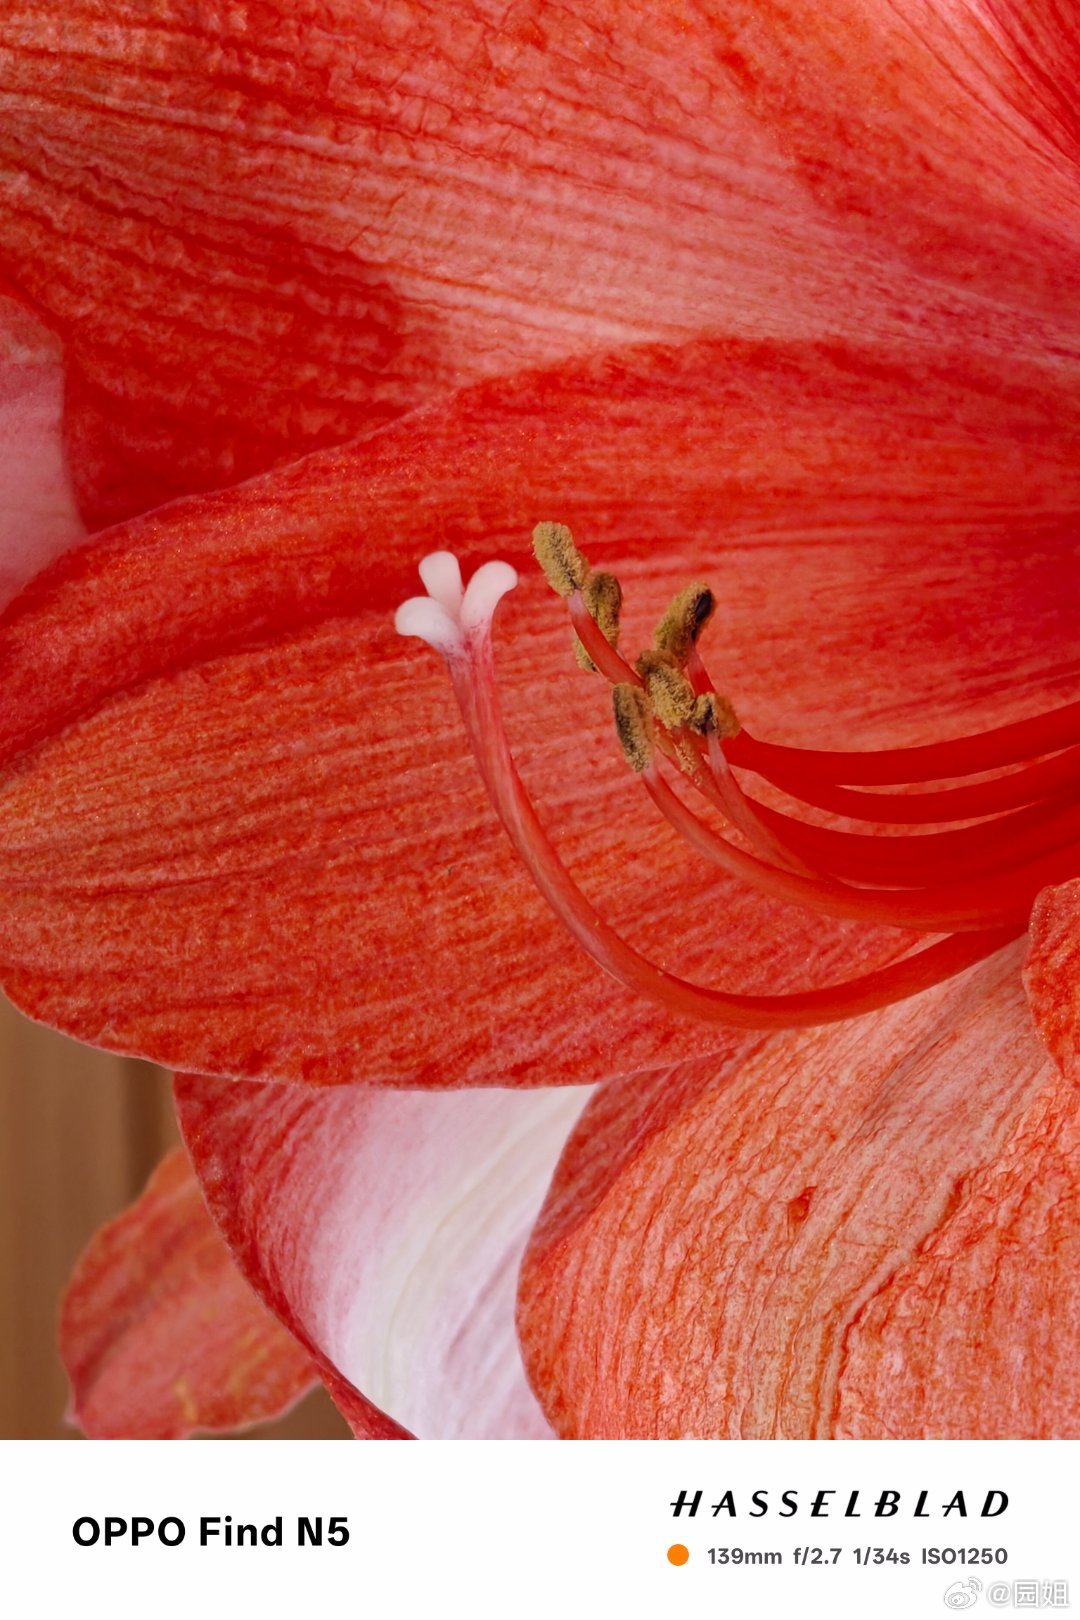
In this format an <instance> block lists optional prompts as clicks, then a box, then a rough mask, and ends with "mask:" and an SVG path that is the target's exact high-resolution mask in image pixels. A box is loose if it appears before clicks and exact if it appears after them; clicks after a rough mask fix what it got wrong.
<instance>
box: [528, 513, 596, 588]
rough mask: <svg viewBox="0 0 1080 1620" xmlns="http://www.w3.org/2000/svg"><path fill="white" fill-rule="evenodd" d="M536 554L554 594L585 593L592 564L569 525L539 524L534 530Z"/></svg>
mask: <svg viewBox="0 0 1080 1620" xmlns="http://www.w3.org/2000/svg"><path fill="white" fill-rule="evenodd" d="M533 551H534V552H535V554H536V560H537V562H538V563H539V564H540V567H541V568H542V569H543V570H544V578H545V579H546V580H547V582H548V584H549V585H550V586H551V588H552V590H553V591H557V592H558V594H559V595H560V596H572V595H573V593H574V592H575V591H580V590H581V588H582V586H583V585H584V584H585V581H586V580H587V579H588V577H589V565H588V563H587V562H586V561H585V558H584V557H583V556H582V555H581V552H580V551H579V550H578V548H577V546H575V544H574V537H573V535H572V534H571V533H570V530H569V529H568V528H567V527H566V524H565V523H538V524H537V525H536V528H535V529H534V530H533Z"/></svg>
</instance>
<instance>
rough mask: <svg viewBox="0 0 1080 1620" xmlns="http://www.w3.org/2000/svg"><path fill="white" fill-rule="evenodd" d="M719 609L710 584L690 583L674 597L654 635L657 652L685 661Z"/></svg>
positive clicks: (678, 661) (678, 662) (681, 662)
mask: <svg viewBox="0 0 1080 1620" xmlns="http://www.w3.org/2000/svg"><path fill="white" fill-rule="evenodd" d="M715 612H716V597H715V596H714V595H713V593H712V591H711V590H710V589H709V587H708V585H687V586H685V587H684V588H683V589H682V590H681V591H680V592H679V594H678V595H677V596H676V597H673V599H672V601H671V603H670V605H669V607H668V609H667V612H666V613H665V614H664V617H663V618H662V619H661V620H660V623H659V624H658V625H657V627H656V630H655V632H654V634H653V646H654V647H655V648H656V650H657V652H662V653H667V654H669V655H670V657H672V658H674V660H675V662H676V663H677V664H680V665H681V664H685V663H686V660H687V658H688V656H689V653H690V649H691V647H692V646H693V645H694V644H695V642H696V641H697V639H698V637H699V636H700V634H701V632H702V631H703V630H704V628H705V626H706V625H707V624H708V622H709V620H710V619H711V618H712V616H713V614H714V613H715Z"/></svg>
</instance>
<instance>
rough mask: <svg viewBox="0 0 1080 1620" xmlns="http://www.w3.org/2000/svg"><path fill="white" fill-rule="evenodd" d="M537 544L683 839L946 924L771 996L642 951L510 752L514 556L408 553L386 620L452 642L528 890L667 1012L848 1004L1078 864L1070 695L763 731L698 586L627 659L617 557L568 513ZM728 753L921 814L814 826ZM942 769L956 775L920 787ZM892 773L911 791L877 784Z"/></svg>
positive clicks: (867, 807)
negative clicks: (732, 683) (889, 956)
mask: <svg viewBox="0 0 1080 1620" xmlns="http://www.w3.org/2000/svg"><path fill="white" fill-rule="evenodd" d="M534 545H535V549H536V554H537V558H538V560H539V562H540V564H541V566H542V568H543V569H544V572H545V574H546V576H547V578H548V581H549V583H550V584H551V585H552V586H553V587H554V589H555V590H556V591H557V592H558V593H559V594H560V595H561V596H562V597H563V598H564V599H565V601H566V605H567V609H568V612H569V616H570V621H571V624H572V626H573V629H574V631H575V633H576V651H577V655H578V661H579V662H580V663H581V664H582V665H583V666H584V667H585V668H587V669H590V670H593V671H599V673H600V674H601V675H602V676H603V677H605V678H606V679H607V680H608V681H609V682H610V683H611V686H612V688H613V692H612V701H613V709H614V716H615V728H616V733H617V736H618V738H619V742H620V744H621V747H622V751H623V754H624V756H625V758H626V761H627V763H628V765H629V766H630V768H631V770H632V771H633V772H634V774H635V776H636V777H637V778H638V780H639V781H640V782H641V784H642V786H643V788H644V791H645V792H646V793H647V794H648V796H649V798H650V799H651V801H652V803H653V804H654V805H655V807H656V809H657V810H658V811H659V812H660V813H661V815H663V816H664V817H665V818H666V820H667V821H668V822H669V823H670V825H671V826H672V827H673V828H674V829H675V831H676V832H677V833H678V834H679V836H680V837H681V838H683V839H685V841H686V842H687V843H688V844H690V845H691V846H692V848H693V849H694V850H695V851H696V852H697V853H698V854H699V855H701V856H702V857H703V858H704V859H705V860H707V861H708V862H710V863H711V864H713V865H716V866H718V867H720V868H721V869H722V870H723V871H724V872H726V873H728V874H729V875H730V876H732V877H735V878H737V879H739V880H741V881H742V882H744V883H747V884H750V885H752V886H753V887H754V888H755V889H757V890H758V891H759V892H761V893H762V894H764V895H767V896H769V897H770V898H771V899H773V900H779V901H784V902H788V903H792V904H797V905H801V906H804V907H808V908H809V909H811V910H813V911H816V912H820V913H821V914H823V915H825V916H831V917H841V918H855V919H858V920H861V921H864V922H867V923H874V924H887V925H891V926H894V927H901V928H905V929H909V930H913V931H915V932H919V933H926V934H931V935H940V936H943V937H940V938H937V939H935V940H934V941H933V942H932V943H930V944H927V945H925V946H923V947H922V948H920V949H918V950H916V951H914V952H912V953H911V954H909V955H906V956H904V957H902V958H900V959H899V960H897V961H894V962H892V963H890V964H889V965H888V966H886V967H883V968H879V969H878V970H876V971H875V972H873V973H869V974H865V975H863V976H862V977H860V978H855V979H851V980H848V981H846V982H845V983H842V984H837V985H832V986H829V987H828V988H826V989H822V990H812V991H804V992H800V993H796V994H790V995H782V996H751V995H742V994H736V993H732V992H728V991H724V990H722V989H718V988H714V987H713V986H708V985H702V984H698V983H694V982H692V981H690V980H687V979H682V978H679V977H678V976H676V975H674V974H671V973H668V972H667V971H666V970H665V969H663V968H660V967H658V966H657V965H656V964H655V963H653V962H651V961H650V960H649V959H648V958H647V957H645V956H643V955H642V954H641V953H640V952H638V951H637V950H636V949H635V948H634V947H633V946H631V945H630V944H628V943H627V941H625V940H624V939H622V937H621V936H620V935H618V934H617V933H616V932H615V931H614V930H613V929H612V928H611V927H610V926H609V925H608V924H607V923H606V922H605V921H604V920H603V919H602V918H601V917H600V916H599V914H598V913H597V912H596V911H595V909H594V907H593V906H592V903H591V902H590V901H589V900H588V899H587V898H586V896H585V895H584V894H583V893H582V891H581V890H580V889H579V888H578V886H577V884H576V883H575V882H574V880H573V878H572V877H571V876H570V874H569V873H568V872H567V870H566V868H565V867H564V866H563V864H562V862H561V861H560V859H559V857H558V855H557V854H556V852H555V850H554V849H553V847H552V845H551V843H550V841H549V839H548V837H547V834H546V833H545V831H544V829H543V826H542V825H541V822H540V820H539V817H538V816H537V813H536V810H535V807H534V805H533V804H532V802H531V800H530V799H529V797H528V795H527V794H526V792H525V789H524V786H523V785H522V782H521V779H520V777H519V776H518V773H517V769H516V767H515V765H514V760H513V756H512V754H511V751H510V746H509V743H508V740H507V737H506V732H505V729H504V727H503V722H502V715H501V711H500V707H499V701H498V693H497V687H496V679H495V663H494V653H493V648H492V635H491V630H492V620H493V616H494V612H495V609H496V607H497V605H498V602H499V601H500V600H501V598H502V596H503V595H504V594H505V593H506V592H507V591H508V590H510V589H512V588H513V586H514V585H515V584H516V582H517V575H516V574H515V573H514V570H513V569H512V568H510V567H509V566H508V565H507V564H505V563H486V564H484V565H483V567H481V568H480V569H478V570H477V572H476V573H475V574H474V575H473V578H472V579H471V580H470V582H469V585H468V588H467V589H463V588H462V583H461V574H460V570H459V568H458V565H457V561H456V559H455V558H453V557H452V556H451V555H450V554H449V553H447V552H437V553H435V554H434V555H433V556H430V557H427V558H425V559H424V561H423V563H422V564H421V567H420V572H421V578H422V579H423V582H424V584H425V586H426V588H427V591H428V595H427V596H426V597H419V598H412V599H411V600H410V601H408V602H406V603H404V604H403V606H402V607H401V608H399V609H398V613H397V616H396V618H395V624H396V626H397V628H398V630H399V631H400V632H401V633H402V634H404V635H416V636H419V637H421V639H423V640H425V641H427V642H428V643H429V644H430V645H432V646H433V647H435V648H436V650H437V651H439V652H440V653H441V654H442V655H443V657H444V658H445V660H446V663H447V667H448V669H449V672H450V678H451V681H452V684H453V687H454V692H455V695H456V697H457V701H458V704H459V707H460V709H461V713H462V718H463V720H464V722H465V727H466V730H467V732H468V735H469V740H470V743H471V745H472V749H473V753H474V755H475V757H476V762H477V765H478V766H479V769H480V773H481V776H482V777H483V780H484V784H485V786H486V788H487V791H488V794H489V796H490V798H491V800H492V803H493V804H494V806H495V809H496V810H497V812H498V814H499V816H500V818H501V820H502V822H503V824H504V826H505V828H506V830H507V832H508V833H509V835H510V838H511V839H512V841H513V843H514V845H515V847H516V849H517V851H518V853H519V855H520V856H521V858H522V860H523V861H524V863H525V865H526V867H527V868H528V870H529V872H530V873H531V875H532V878H533V880H534V882H535V883H536V885H537V887H538V888H539V890H540V892H541V893H542V894H543V896H544V898H545V899H546V900H547V901H548V903H549V904H550V905H551V906H552V908H553V910H554V911H555V912H556V913H557V915H558V916H559V917H560V919H561V920H562V922H563V923H564V924H565V926H566V927H567V928H568V929H569V931H570V933H571V934H572V935H573V936H574V938H575V939H576V940H577V941H578V943H579V944H580V945H581V946H583V948H584V949H585V950H586V951H587V952H588V953H589V955H590V956H591V957H592V958H593V959H594V961H596V962H597V963H599V965H600V966H601V967H603V968H605V969H606V970H607V971H608V972H610V973H612V974H613V975H614V976H615V977H616V978H618V979H620V980H621V981H622V982H623V983H624V984H626V985H627V986H629V987H630V988H631V989H633V990H634V991H636V992H638V993H639V994H643V995H646V996H648V997H649V998H650V999H651V1000H653V1001H656V1002H657V1003H659V1004H661V1005H662V1006H664V1007H667V1008H668V1009H669V1010H671V1011H673V1012H676V1013H680V1014H683V1015H685V1016H688V1017H693V1018H698V1019H703V1020H706V1021H708V1022H712V1023H723V1024H731V1025H734V1026H738V1027H748V1028H762V1029H769V1028H785V1027H794V1026H797V1025H811V1024H821V1023H829V1022H833V1021H836V1020H839V1019H843V1018H849V1017H852V1016H854V1015H856V1014H858V1013H861V1012H867V1011H870V1010H871V1009H873V1008H876V1007H881V1006H886V1005H888V1004H890V1003H892V1002H895V1001H899V1000H902V999H904V998H905V997H907V996H910V995H914V994H917V993H918V992H919V991H921V990H924V989H927V988H929V987H930V986H931V985H933V984H937V983H940V982H941V981H942V980H944V979H947V978H950V977H952V976H953V975H954V974H956V973H959V972H961V971H962V970H963V969H965V968H967V967H970V966H971V965H972V964H974V963H975V962H978V961H980V960H982V959H983V958H985V957H987V956H990V955H992V954H993V953H994V952H995V951H997V950H999V949H1001V947H1002V946H1003V945H1005V944H1007V943H1009V942H1010V941H1011V940H1013V939H1016V938H1018V937H1019V936H1020V935H1022V934H1023V933H1025V932H1026V929H1027V922H1028V917H1029V915H1030V912H1031V906H1032V902H1033V900H1034V898H1035V896H1036V894H1037V893H1038V891H1039V890H1040V889H1041V888H1043V887H1044V886H1046V885H1047V884H1050V883H1056V882H1061V881H1063V880H1064V879H1066V878H1068V877H1070V876H1073V875H1074V874H1075V872H1076V870H1077V867H1078V865H1080V806H1078V805H1077V804H1076V802H1075V790H1076V786H1077V783H1078V781H1080V741H1078V739H1080V703H1074V704H1069V705H1066V706H1065V707H1063V708H1060V709H1056V710H1053V711H1051V712H1049V713H1047V714H1044V715H1040V716H1038V717H1036V718H1035V719H1032V720H1027V721H1023V722H1019V723H1015V724H1012V725H1007V726H1001V727H998V728H997V729H995V730H993V731H987V732H983V733H981V734H979V735H975V736H969V737H962V738H957V739H953V740H951V741H948V742H942V743H932V744H924V745H920V746H918V747H912V748H892V749H878V750H872V751H866V752H844V751H841V750H830V749H804V748H793V747H787V746H781V745H778V744H775V743H769V742H764V741H760V740H759V739H757V738H756V737H754V736H753V735H751V733H750V732H748V731H747V730H746V729H745V727H742V726H740V724H739V722H738V720H737V718H736V715H735V711H734V709H733V708H732V706H731V704H730V703H729V702H728V701H727V699H726V698H724V697H723V696H722V695H721V694H719V693H718V692H717V691H716V689H715V688H714V686H713V683H712V680H711V679H710V677H709V673H708V670H707V669H706V666H705V663H704V661H703V659H702V656H701V652H700V650H699V646H698V641H699V637H700V636H701V633H702V631H703V630H704V628H705V627H706V625H707V624H708V622H709V620H710V618H711V617H712V613H713V611H714V607H715V601H714V598H713V595H712V592H711V591H710V590H709V589H708V587H707V586H705V585H693V586H690V587H688V588H687V589H686V590H684V591H682V592H680V593H679V595H678V596H677V597H676V598H675V599H674V601H673V602H672V603H671V605H670V607H669V608H668V610H667V612H666V613H665V614H664V617H663V618H662V620H661V621H660V624H659V625H658V626H657V630H656V634H655V637H654V642H653V646H652V647H651V648H650V649H649V650H648V651H647V652H645V653H643V654H642V655H641V657H640V658H638V660H637V661H636V663H634V664H632V665H631V664H629V663H627V662H626V660H625V659H624V658H623V657H622V655H621V654H620V652H619V651H618V647H617V642H618V621H619V608H620V604H621V599H622V595H621V591H620V589H619V586H618V583H617V581H616V580H615V579H614V578H613V576H611V575H610V574H601V573H594V572H593V570H592V569H590V567H589V565H588V563H587V562H586V561H585V558H584V557H583V556H582V555H581V553H580V552H579V551H578V549H577V547H576V546H575V545H574V542H573V539H572V536H571V535H570V531H569V530H568V529H566V528H565V527H564V526H563V525H561V524H554V523H542V524H539V525H538V526H537V529H536V532H535V534H534ZM737 771H738V772H750V773H753V774H755V775H757V776H758V777H760V778H761V779H762V780H763V781H765V782H768V783H770V784H771V785H772V786H773V787H774V788H778V789H780V790H781V791H782V792H783V793H784V794H785V795H786V797H787V798H788V799H789V800H793V801H795V802H796V804H802V805H810V806H814V807H816V808H819V809H823V810H826V811H832V812H835V813H837V814H840V815H842V816H845V817H847V818H850V819H855V820H863V821H865V822H873V823H875V824H876V825H877V826H881V825H883V824H884V825H886V826H895V827H914V828H919V829H920V830H919V831H916V832H900V833H886V834H882V833H880V832H879V831H876V830H875V831H872V832H871V831H842V830H839V829H836V828H832V827H820V826H816V825H812V824H811V823H809V822H807V821H805V820H803V819H802V818H801V817H800V815H799V814H797V813H792V812H786V811H780V810H776V809H774V808H772V807H770V806H769V805H767V804H764V803H762V802H760V801H759V800H758V799H756V798H754V797H753V796H752V795H751V794H750V793H748V792H747V791H746V790H745V789H744V787H743V785H742V783H741V781H740V780H739V777H738V775H737V774H736V772H737ZM966 777H974V778H978V780H974V781H964V780H963V779H964V778H966ZM673 782H677V783H678V784H679V786H680V787H681V788H683V789H684V790H687V791H688V792H689V794H690V795H691V797H692V798H693V799H695V800H699V801H701V803H702V805H703V806H704V807H706V808H707V811H708V814H709V815H710V816H713V815H715V814H716V813H718V814H719V816H720V817H721V818H722V821H723V824H724V825H723V826H722V828H721V829H720V830H718V829H717V828H716V827H715V826H714V825H712V824H711V822H710V820H707V819H706V818H705V816H703V815H701V814H699V813H698V812H697V810H695V809H693V808H691V805H690V803H688V802H687V800H686V798H685V797H684V796H683V794H681V793H679V792H676V789H675V787H674V786H673ZM941 782H948V783H949V785H948V786H932V787H929V788H923V787H922V784H926V783H941ZM913 786H915V791H911V789H912V787H913ZM900 787H903V788H904V789H905V791H903V792H896V791H881V790H883V789H886V790H887V789H896V788H900ZM868 789H870V790H878V791H867V790H868ZM959 822H962V823H965V825H960V826H958V825H955V823H959ZM971 822H975V823H976V824H975V825H967V823H971ZM928 827H929V828H931V829H932V830H922V829H925V828H928Z"/></svg>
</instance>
